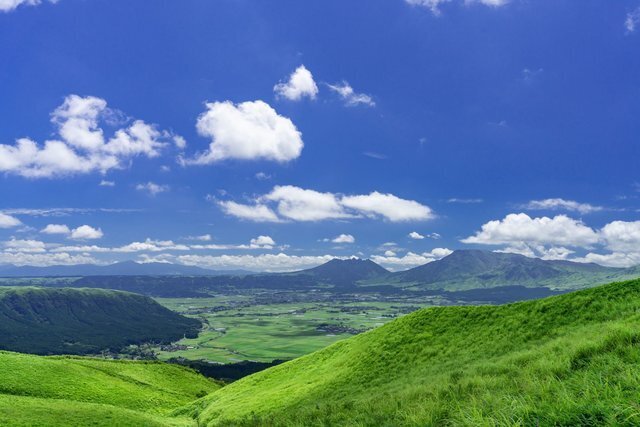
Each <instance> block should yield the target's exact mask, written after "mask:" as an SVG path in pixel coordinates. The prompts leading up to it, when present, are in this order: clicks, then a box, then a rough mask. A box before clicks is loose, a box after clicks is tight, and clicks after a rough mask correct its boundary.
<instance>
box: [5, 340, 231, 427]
mask: <svg viewBox="0 0 640 427" xmlns="http://www.w3.org/2000/svg"><path fill="white" fill-rule="evenodd" d="M0 367H1V368H2V369H0V425H2V426H53V425H55V426H85V425H86V426H88V425H91V426H114V425H131V426H133V425H144V426H164V425H169V426H173V425H176V426H182V425H194V424H195V423H194V422H193V420H192V419H189V418H184V417H183V418H180V417H178V418H175V417H170V416H169V415H170V413H171V412H172V411H174V410H175V409H176V408H178V407H180V406H182V405H185V404H187V403H188V402H191V401H193V400H195V399H196V398H198V397H201V396H203V395H204V394H206V393H209V392H211V391H214V390H216V389H217V388H218V387H219V386H218V385H217V384H216V383H214V382H212V381H210V380H208V379H206V378H204V377H202V376H200V375H198V374H196V373H195V372H193V371H191V370H188V369H185V368H182V367H179V366H176V365H169V364H164V363H159V362H131V361H106V360H99V359H89V358H80V357H42V356H33V355H25V354H18V353H8V352H0Z"/></svg>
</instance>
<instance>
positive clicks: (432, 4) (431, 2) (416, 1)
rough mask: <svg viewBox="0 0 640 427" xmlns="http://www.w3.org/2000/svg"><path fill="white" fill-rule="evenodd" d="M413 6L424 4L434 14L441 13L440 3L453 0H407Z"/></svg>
mask: <svg viewBox="0 0 640 427" xmlns="http://www.w3.org/2000/svg"><path fill="white" fill-rule="evenodd" d="M405 1H406V2H407V3H408V4H410V5H412V6H422V7H426V8H427V9H429V10H430V11H431V12H432V13H433V14H434V15H440V13H441V11H440V5H441V4H443V3H448V2H450V1H451V0H405Z"/></svg>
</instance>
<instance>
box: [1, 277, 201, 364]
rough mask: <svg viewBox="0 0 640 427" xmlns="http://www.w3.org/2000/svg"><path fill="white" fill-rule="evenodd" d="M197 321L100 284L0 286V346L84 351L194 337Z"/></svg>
mask: <svg viewBox="0 0 640 427" xmlns="http://www.w3.org/2000/svg"><path fill="white" fill-rule="evenodd" d="M200 326H201V324H200V321H198V320H195V319H191V318H187V317H184V316H181V315H179V314H177V313H175V312H173V311H171V310H169V309H167V308H165V307H163V306H161V305H160V304H158V303H157V302H155V301H154V300H152V299H151V298H148V297H144V296H141V295H136V294H131V293H126V292H116V291H104V290H99V289H54V288H47V289H45V288H30V287H26V288H0V350H10V351H18V352H22V353H33V354H88V353H98V352H100V351H101V350H105V349H114V350H119V349H120V348H122V347H125V346H127V345H129V344H136V343H142V342H150V341H151V342H171V341H176V340H178V339H180V338H182V337H183V336H184V335H185V334H186V335H188V336H195V335H196V334H197V332H198V330H199V329H200Z"/></svg>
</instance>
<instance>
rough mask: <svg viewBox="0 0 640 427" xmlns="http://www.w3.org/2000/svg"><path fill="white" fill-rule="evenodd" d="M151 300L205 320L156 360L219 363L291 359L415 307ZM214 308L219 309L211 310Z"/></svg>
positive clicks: (233, 299)
mask: <svg viewBox="0 0 640 427" xmlns="http://www.w3.org/2000/svg"><path fill="white" fill-rule="evenodd" d="M156 300H157V301H158V302H160V303H161V304H163V305H164V306H165V307H168V308H170V309H172V310H174V311H177V312H179V313H181V314H186V315H189V316H193V317H198V318H201V319H202V320H205V321H206V323H205V329H204V330H203V332H201V333H200V335H199V336H198V338H194V339H183V340H180V341H179V342H177V343H176V344H177V345H179V346H187V347H188V348H187V349H182V350H177V351H159V358H160V359H161V360H167V359H169V358H173V357H184V358H187V359H192V360H200V359H203V360H209V361H214V362H219V363H230V362H238V361H241V360H252V361H259V362H269V361H272V360H274V359H293V358H296V357H299V356H302V355H304V354H308V353H311V352H313V351H316V350H319V349H321V348H324V347H326V346H328V345H330V344H332V343H334V342H336V341H339V340H341V339H344V338H348V337H350V336H353V335H354V334H355V333H358V332H361V331H365V330H369V329H372V328H375V327H377V326H381V325H383V324H385V323H387V322H388V321H390V320H393V319H394V318H396V317H398V316H400V315H402V314H403V309H405V310H411V309H416V308H417V306H416V305H415V304H414V303H406V302H400V303H398V302H379V301H368V302H339V303H333V304H332V303H325V302H295V303H279V304H278V303H275V304H266V303H265V304H260V303H253V302H252V300H251V298H249V297H247V296H237V297H230V296H221V297H218V298H180V299H165V298H158V299H156ZM425 304H429V302H425ZM223 305H225V307H224V308H223ZM214 307H218V308H219V309H218V310H219V311H213V312H212V311H210V310H211V309H212V308H214ZM226 307H229V308H226ZM323 325H324V327H323ZM326 325H329V326H328V327H326Z"/></svg>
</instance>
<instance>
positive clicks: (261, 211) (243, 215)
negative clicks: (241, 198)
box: [218, 201, 280, 222]
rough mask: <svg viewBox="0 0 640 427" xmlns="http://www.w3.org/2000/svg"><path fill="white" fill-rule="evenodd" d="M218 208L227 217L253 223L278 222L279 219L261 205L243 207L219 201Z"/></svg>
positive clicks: (230, 202)
mask: <svg viewBox="0 0 640 427" xmlns="http://www.w3.org/2000/svg"><path fill="white" fill-rule="evenodd" d="M218 206H220V208H221V209H222V211H223V212H224V213H226V214H227V215H231V216H235V217H236V218H240V219H245V220H249V221H254V222H279V221H280V219H279V218H278V215H276V213H275V212H274V211H272V210H271V209H270V208H269V207H268V206H265V205H262V204H256V205H243V204H240V203H236V202H232V201H226V202H225V201H220V202H218Z"/></svg>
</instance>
